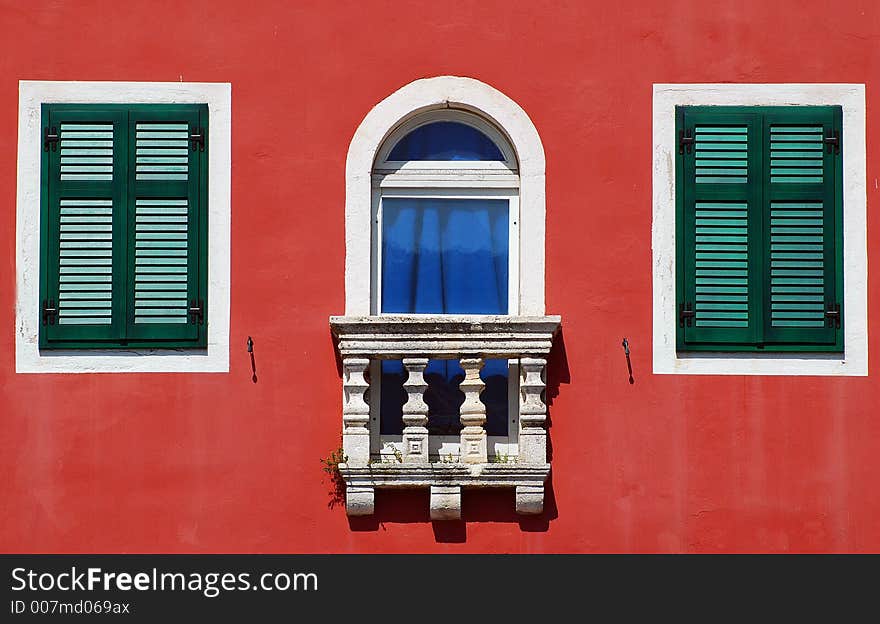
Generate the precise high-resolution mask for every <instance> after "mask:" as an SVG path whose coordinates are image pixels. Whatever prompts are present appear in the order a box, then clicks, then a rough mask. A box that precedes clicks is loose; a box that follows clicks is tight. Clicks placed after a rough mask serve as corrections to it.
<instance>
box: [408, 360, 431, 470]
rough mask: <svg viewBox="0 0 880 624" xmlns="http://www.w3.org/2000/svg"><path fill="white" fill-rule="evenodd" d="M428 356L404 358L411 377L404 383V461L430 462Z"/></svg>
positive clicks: (413, 462)
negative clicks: (426, 372)
mask: <svg viewBox="0 0 880 624" xmlns="http://www.w3.org/2000/svg"><path fill="white" fill-rule="evenodd" d="M427 365H428V358H404V359H403V367H404V368H405V369H406V371H407V372H408V373H409V377H407V380H406V381H405V382H404V383H403V387H404V389H405V390H406V394H407V397H408V398H407V401H406V403H404V405H403V425H404V428H403V462H404V463H406V464H427V463H428V404H427V403H425V398H424V397H425V390H427V389H428V383H427V382H426V381H425V375H424V373H425V367H426V366H427Z"/></svg>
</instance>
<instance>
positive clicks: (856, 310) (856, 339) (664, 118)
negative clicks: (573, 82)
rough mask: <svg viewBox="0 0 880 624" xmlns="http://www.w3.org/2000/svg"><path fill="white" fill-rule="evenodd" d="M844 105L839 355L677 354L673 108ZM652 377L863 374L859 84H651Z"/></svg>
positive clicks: (865, 290)
mask: <svg viewBox="0 0 880 624" xmlns="http://www.w3.org/2000/svg"><path fill="white" fill-rule="evenodd" d="M686 105H690V106H786V105H787V106H791V105H800V106H808V105H813V106H816V105H840V106H842V107H843V163H844V171H843V240H844V243H843V264H844V270H843V273H844V277H843V281H844V306H843V307H844V355H843V358H841V356H840V355H839V354H821V353H817V354H802V353H799V354H781V353H767V354H761V355H760V356H759V355H756V354H753V353H742V354H731V353H691V354H677V353H676V350H675V324H676V311H675V155H676V151H675V107H676V106H686ZM653 129H654V131H653V153H654V161H653V204H654V213H653V224H652V232H651V241H652V249H653V264H652V266H653V287H654V297H653V299H654V303H653V306H654V331H653V348H654V353H653V355H654V373H670V374H691V375H861V376H864V375H867V374H868V249H867V210H866V205H867V199H866V186H865V184H866V183H865V176H866V147H865V85H863V84H655V85H654V105H653Z"/></svg>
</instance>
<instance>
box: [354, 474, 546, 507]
mask: <svg viewBox="0 0 880 624" xmlns="http://www.w3.org/2000/svg"><path fill="white" fill-rule="evenodd" d="M339 472H340V473H341V475H342V478H343V479H344V480H345V483H346V490H347V512H348V514H349V515H351V516H366V515H371V514H373V512H374V511H375V509H374V507H375V502H374V501H375V490H376V488H387V489H414V488H425V487H428V488H430V490H431V519H432V520H452V519H459V518H461V488H463V487H464V488H487V487H495V488H497V487H507V488H515V490H516V512H517V513H520V514H527V515H528V514H539V513H541V512H542V511H543V508H544V482H545V481H546V480H547V476H548V475H549V473H550V464H529V465H521V464H517V463H487V464H460V463H449V462H432V463H429V464H402V463H392V462H374V463H372V464H370V465H368V466H366V467H354V466H349V465H348V464H339Z"/></svg>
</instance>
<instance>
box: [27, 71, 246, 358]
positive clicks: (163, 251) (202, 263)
mask: <svg viewBox="0 0 880 624" xmlns="http://www.w3.org/2000/svg"><path fill="white" fill-rule="evenodd" d="M19 91H20V96H19V117H18V121H19V123H18V175H17V206H16V277H17V283H16V308H15V310H16V331H15V348H16V356H15V362H16V372H19V373H128V372H137V373H148V372H226V371H228V370H229V286H230V264H229V258H230V174H231V142H230V137H231V86H230V85H229V84H228V83H226V84H224V83H186V82H174V83H159V82H81V81H71V82H63V81H21V82H20V83H19ZM44 321H45V324H44Z"/></svg>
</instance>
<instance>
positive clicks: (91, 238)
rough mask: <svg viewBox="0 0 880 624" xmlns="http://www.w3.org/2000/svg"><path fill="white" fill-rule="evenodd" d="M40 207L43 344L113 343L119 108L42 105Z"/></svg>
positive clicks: (120, 266)
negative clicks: (44, 306) (52, 315)
mask: <svg viewBox="0 0 880 624" xmlns="http://www.w3.org/2000/svg"><path fill="white" fill-rule="evenodd" d="M43 126H44V136H46V137H47V138H48V136H47V135H49V134H52V135H57V137H58V139H57V142H55V143H54V144H52V143H50V142H49V141H46V142H44V146H43V149H44V152H43V172H42V208H41V213H42V215H41V219H42V226H41V245H42V254H41V257H42V267H41V293H42V295H43V296H42V297H41V305H42V304H43V302H44V301H45V302H46V304H48V305H47V307H49V308H55V309H56V310H57V316H55V318H54V319H52V318H50V317H46V316H45V315H44V313H43V310H42V309H41V310H40V313H41V319H42V322H43V328H42V331H41V334H40V345H41V346H42V347H61V348H64V347H77V346H83V345H87V344H89V343H98V344H102V343H103V341H118V340H119V339H120V338H121V337H122V336H123V332H124V325H125V323H124V314H123V308H122V297H121V294H122V293H123V292H124V288H125V286H124V283H125V275H124V271H125V262H124V252H125V250H124V240H123V234H124V231H125V196H126V185H127V179H126V127H125V114H124V112H122V111H120V110H118V109H114V108H107V109H101V108H98V107H93V106H92V107H76V106H73V105H45V106H44V107H43Z"/></svg>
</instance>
